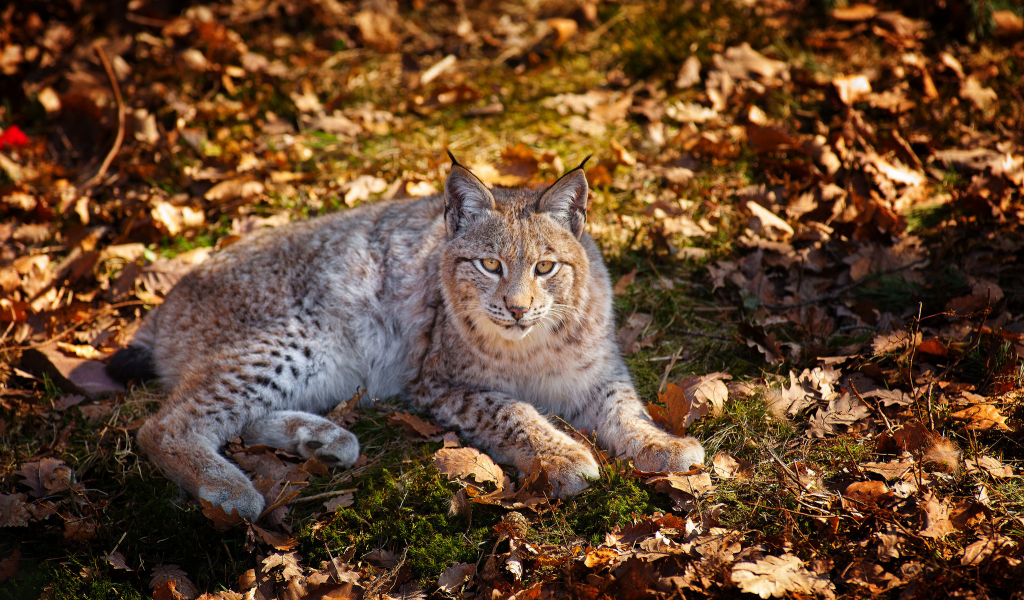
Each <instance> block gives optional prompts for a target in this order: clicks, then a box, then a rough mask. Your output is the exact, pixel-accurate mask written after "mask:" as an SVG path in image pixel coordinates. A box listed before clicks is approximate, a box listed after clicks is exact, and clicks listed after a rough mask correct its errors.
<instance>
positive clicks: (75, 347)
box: [57, 342, 107, 360]
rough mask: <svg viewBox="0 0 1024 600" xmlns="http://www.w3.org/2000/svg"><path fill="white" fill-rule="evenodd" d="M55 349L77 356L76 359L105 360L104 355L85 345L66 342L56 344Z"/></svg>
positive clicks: (105, 356)
mask: <svg viewBox="0 0 1024 600" xmlns="http://www.w3.org/2000/svg"><path fill="white" fill-rule="evenodd" d="M57 348H59V349H60V350H63V351H64V352H66V353H67V354H70V355H73V356H77V357H78V358H87V359H89V360H102V359H105V358H107V355H106V354H104V353H103V352H100V351H99V350H97V349H96V348H93V347H92V346H89V345H87V344H68V343H66V342H57Z"/></svg>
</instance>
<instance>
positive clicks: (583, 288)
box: [442, 157, 590, 344]
mask: <svg viewBox="0 0 1024 600" xmlns="http://www.w3.org/2000/svg"><path fill="white" fill-rule="evenodd" d="M584 163H586V161H584ZM587 192H588V188H587V178H586V177H585V176H584V173H583V165H580V166H579V167H577V168H576V169H574V170H572V171H570V172H569V173H567V174H565V175H564V176H563V177H562V178H561V179H559V180H558V181H556V182H555V183H554V184H553V185H552V186H551V187H549V188H547V189H546V190H544V191H542V192H539V191H534V190H528V189H503V188H495V189H494V190H493V191H492V190H488V189H487V187H486V186H484V184H483V182H481V181H480V180H479V179H477V178H476V176H474V175H473V174H472V173H471V172H469V170H468V169H466V168H465V167H463V166H461V165H459V164H458V163H456V162H455V159H454V157H453V158H452V170H451V173H449V175H448V180H447V181H446V182H445V186H444V196H445V209H444V211H445V224H446V227H447V232H448V242H447V244H446V246H445V249H444V255H443V259H442V291H443V293H444V296H445V301H446V304H447V309H448V313H449V318H450V319H452V320H453V322H454V324H455V326H456V327H457V328H458V329H459V331H460V332H461V333H462V334H463V335H464V336H470V337H476V338H482V339H483V340H484V341H489V342H491V343H496V344H509V343H528V341H530V340H538V339H541V338H543V337H545V336H547V335H550V334H551V333H555V332H558V331H560V330H562V329H564V328H565V327H566V326H568V325H571V324H572V323H574V322H576V323H578V322H579V321H580V319H581V318H582V316H583V315H584V314H585V313H586V311H587V301H588V298H589V278H590V262H589V259H588V258H587V251H586V249H585V248H584V246H583V244H582V243H581V242H580V238H581V236H583V225H584V223H585V222H586V214H587Z"/></svg>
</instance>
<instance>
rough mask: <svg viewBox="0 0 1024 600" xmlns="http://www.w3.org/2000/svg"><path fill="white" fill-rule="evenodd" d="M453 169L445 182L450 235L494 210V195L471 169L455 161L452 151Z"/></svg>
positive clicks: (446, 212) (445, 212)
mask: <svg viewBox="0 0 1024 600" xmlns="http://www.w3.org/2000/svg"><path fill="white" fill-rule="evenodd" d="M448 156H450V157H451V159H452V170H451V172H450V173H448V179H446V180H445V182H444V220H445V224H446V225H447V226H448V237H455V234H456V233H457V232H458V231H459V228H460V227H464V226H465V225H466V223H470V222H472V221H474V220H475V219H477V218H479V217H482V216H484V215H485V214H487V213H488V212H490V211H492V210H494V196H492V195H491V191H490V190H488V189H487V186H485V185H484V184H483V182H482V181H480V180H479V179H477V177H476V175H473V174H472V173H471V172H470V171H469V169H467V168H466V167H463V166H462V165H460V164H459V163H457V162H455V157H454V156H452V153H451V152H448Z"/></svg>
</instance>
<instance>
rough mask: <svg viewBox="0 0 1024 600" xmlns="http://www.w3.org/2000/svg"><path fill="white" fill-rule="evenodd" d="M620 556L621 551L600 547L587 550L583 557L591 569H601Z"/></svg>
mask: <svg viewBox="0 0 1024 600" xmlns="http://www.w3.org/2000/svg"><path fill="white" fill-rule="evenodd" d="M618 558H619V553H618V552H617V551H615V550H613V549H612V548H598V549H596V550H591V551H590V552H587V554H586V556H584V557H583V564H585V565H587V567H589V568H591V569H600V568H601V567H604V566H606V565H609V564H611V563H612V562H613V561H616V560H617V559H618Z"/></svg>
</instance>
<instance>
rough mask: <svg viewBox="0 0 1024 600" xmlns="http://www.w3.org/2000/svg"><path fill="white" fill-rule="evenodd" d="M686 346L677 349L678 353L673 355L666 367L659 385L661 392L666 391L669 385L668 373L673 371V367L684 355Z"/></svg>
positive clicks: (659, 391)
mask: <svg viewBox="0 0 1024 600" xmlns="http://www.w3.org/2000/svg"><path fill="white" fill-rule="evenodd" d="M684 347H685V346H679V350H676V353H675V354H673V355H672V360H670V361H669V363H668V365H667V366H666V367H665V375H663V376H662V378H661V385H659V386H658V393H659V394H662V393H664V392H665V387H666V386H668V374H669V373H671V372H672V369H673V368H674V367H675V366H676V361H678V360H679V357H680V356H682V354H683V348H684Z"/></svg>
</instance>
